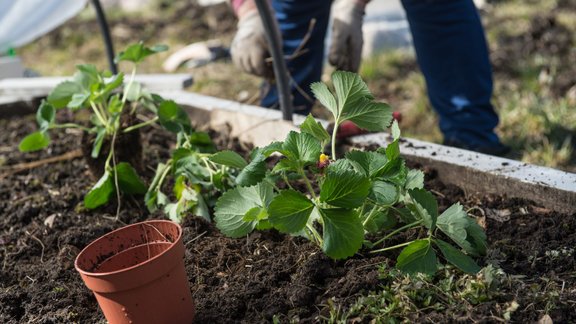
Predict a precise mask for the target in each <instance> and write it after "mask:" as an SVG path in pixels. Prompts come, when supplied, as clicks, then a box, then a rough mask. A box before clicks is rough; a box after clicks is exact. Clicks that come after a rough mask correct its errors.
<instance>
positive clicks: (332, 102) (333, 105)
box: [310, 82, 340, 119]
mask: <svg viewBox="0 0 576 324" xmlns="http://www.w3.org/2000/svg"><path fill="white" fill-rule="evenodd" d="M310 88H311V89H312V93H313V94H314V96H315V97H316V99H318V101H320V103H321V104H322V105H323V106H324V107H326V108H328V110H330V112H332V115H333V116H334V118H335V119H336V117H338V116H339V115H340V113H339V110H338V103H337V102H336V98H335V97H334V95H333V94H332V92H331V91H330V89H328V86H327V85H326V84H324V83H322V82H314V83H312V84H311V85H310Z"/></svg>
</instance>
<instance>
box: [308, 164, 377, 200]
mask: <svg viewBox="0 0 576 324" xmlns="http://www.w3.org/2000/svg"><path fill="white" fill-rule="evenodd" d="M369 192H370V180H368V178H367V177H365V176H363V175H362V174H360V173H358V172H355V171H349V170H342V169H336V168H334V167H332V166H329V167H328V170H327V172H326V178H325V179H324V182H323V183H322V185H321V186H320V201H321V202H325V203H328V204H330V205H332V206H337V207H342V208H356V207H359V206H361V205H362V204H363V203H364V200H365V199H366V197H367V196H368V193H369Z"/></svg>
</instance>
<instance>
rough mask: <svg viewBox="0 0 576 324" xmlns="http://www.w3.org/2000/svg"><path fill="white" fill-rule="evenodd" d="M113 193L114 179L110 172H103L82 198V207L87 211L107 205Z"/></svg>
mask: <svg viewBox="0 0 576 324" xmlns="http://www.w3.org/2000/svg"><path fill="white" fill-rule="evenodd" d="M114 191H115V190H114V179H113V177H112V175H111V174H110V172H108V171H105V172H104V175H103V176H102V177H101V178H100V180H98V182H96V184H95V185H94V186H93V187H92V189H90V191H89V192H88V193H87V194H86V196H84V206H85V207H86V208H88V209H94V208H97V207H100V206H102V205H104V204H106V203H108V200H109V199H110V195H112V193H113V192H114Z"/></svg>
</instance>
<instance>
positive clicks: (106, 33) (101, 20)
mask: <svg viewBox="0 0 576 324" xmlns="http://www.w3.org/2000/svg"><path fill="white" fill-rule="evenodd" d="M92 5H94V9H95V10H96V17H97V18H98V24H99V25H100V31H101V32H102V37H103V38H104V45H105V46H106V55H107V56H108V64H109V65H110V71H111V72H112V73H113V74H117V73H118V67H117V66H116V63H115V62H114V46H113V45H112V38H111V37H110V28H108V22H107V21H106V15H104V11H103V10H102V6H101V5H100V0H92Z"/></svg>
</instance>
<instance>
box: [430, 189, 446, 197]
mask: <svg viewBox="0 0 576 324" xmlns="http://www.w3.org/2000/svg"><path fill="white" fill-rule="evenodd" d="M430 192H431V193H433V194H435V195H436V196H438V197H442V198H446V196H445V195H444V194H443V193H441V192H439V191H436V190H434V189H430Z"/></svg>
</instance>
